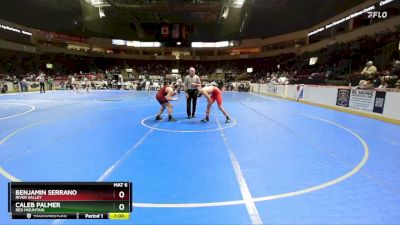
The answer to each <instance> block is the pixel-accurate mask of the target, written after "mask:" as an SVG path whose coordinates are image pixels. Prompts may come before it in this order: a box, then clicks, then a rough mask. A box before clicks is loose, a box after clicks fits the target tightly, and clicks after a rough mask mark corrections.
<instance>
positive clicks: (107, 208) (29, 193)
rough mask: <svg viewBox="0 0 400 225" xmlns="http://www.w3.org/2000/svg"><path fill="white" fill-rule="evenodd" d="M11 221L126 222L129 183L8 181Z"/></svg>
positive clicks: (129, 203)
mask: <svg viewBox="0 0 400 225" xmlns="http://www.w3.org/2000/svg"><path fill="white" fill-rule="evenodd" d="M8 212H9V213H10V214H11V217H12V218H13V219H129V217H130V213H131V212H132V183H131V182H76V183H71V182H10V183H8Z"/></svg>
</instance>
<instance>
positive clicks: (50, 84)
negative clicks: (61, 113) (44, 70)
mask: <svg viewBox="0 0 400 225" xmlns="http://www.w3.org/2000/svg"><path fill="white" fill-rule="evenodd" d="M47 84H48V85H49V90H53V78H51V77H49V79H47Z"/></svg>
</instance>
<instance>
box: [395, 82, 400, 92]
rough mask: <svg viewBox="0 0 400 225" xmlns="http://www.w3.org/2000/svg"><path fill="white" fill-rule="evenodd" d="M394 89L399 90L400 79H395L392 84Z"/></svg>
mask: <svg viewBox="0 0 400 225" xmlns="http://www.w3.org/2000/svg"><path fill="white" fill-rule="evenodd" d="M394 90H395V91H400V79H398V80H397V81H396V84H395V85H394Z"/></svg>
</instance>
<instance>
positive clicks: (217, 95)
mask: <svg viewBox="0 0 400 225" xmlns="http://www.w3.org/2000/svg"><path fill="white" fill-rule="evenodd" d="M201 93H202V94H203V95H204V97H206V98H207V102H208V104H207V110H206V118H204V119H203V120H201V121H202V122H208V121H210V111H211V106H212V104H213V103H214V102H215V101H217V104H218V109H219V110H220V111H221V112H222V113H223V114H224V115H225V117H226V120H225V123H229V122H230V121H231V119H230V118H229V116H228V113H227V112H226V111H225V109H224V107H222V93H221V90H219V88H217V87H214V86H207V87H203V88H202V89H201Z"/></svg>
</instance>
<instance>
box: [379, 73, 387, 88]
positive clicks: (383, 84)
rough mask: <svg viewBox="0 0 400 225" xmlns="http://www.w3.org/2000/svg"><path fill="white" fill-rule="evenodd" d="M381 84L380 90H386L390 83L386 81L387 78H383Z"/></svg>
mask: <svg viewBox="0 0 400 225" xmlns="http://www.w3.org/2000/svg"><path fill="white" fill-rule="evenodd" d="M380 79H381V84H380V85H379V86H378V88H379V89H385V88H388V83H387V81H386V77H385V76H382V77H381V78H380Z"/></svg>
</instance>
